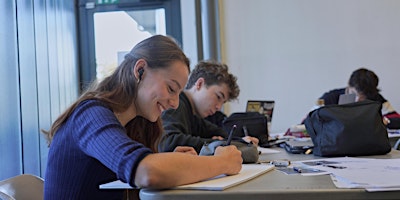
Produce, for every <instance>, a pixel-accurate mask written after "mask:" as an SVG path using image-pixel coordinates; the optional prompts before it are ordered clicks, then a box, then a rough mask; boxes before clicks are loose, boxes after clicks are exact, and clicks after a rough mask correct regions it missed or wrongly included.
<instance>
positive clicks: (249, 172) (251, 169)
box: [100, 164, 274, 190]
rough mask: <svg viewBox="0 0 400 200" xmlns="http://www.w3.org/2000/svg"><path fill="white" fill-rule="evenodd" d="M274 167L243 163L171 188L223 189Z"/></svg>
mask: <svg viewBox="0 0 400 200" xmlns="http://www.w3.org/2000/svg"><path fill="white" fill-rule="evenodd" d="M272 169H274V166H273V165H265V164H243V166H242V170H241V171H240V173H239V174H236V175H232V176H226V175H220V176H216V177H214V178H211V179H208V180H205V181H201V182H198V183H193V184H188V185H181V186H178V187H175V188H172V189H185V190H224V189H227V188H229V187H232V186H235V185H238V184H240V183H243V182H245V181H248V180H250V179H253V178H255V177H257V176H259V175H261V174H264V173H266V172H268V171H270V170H272ZM131 188H132V187H131V186H130V185H129V184H127V183H124V182H122V181H120V180H117V181H113V182H110V183H106V184H102V185H100V189H131Z"/></svg>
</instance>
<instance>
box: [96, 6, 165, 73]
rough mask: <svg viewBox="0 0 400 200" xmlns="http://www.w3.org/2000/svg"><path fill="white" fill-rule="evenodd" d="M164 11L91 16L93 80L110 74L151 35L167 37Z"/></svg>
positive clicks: (123, 12)
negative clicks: (92, 25) (93, 46)
mask: <svg viewBox="0 0 400 200" xmlns="http://www.w3.org/2000/svg"><path fill="white" fill-rule="evenodd" d="M165 29H166V28H165V9H164V8H158V9H152V10H139V11H113V12H100V13H95V14H94V38H95V59H96V78H97V79H101V78H103V77H105V76H107V75H108V74H110V73H111V72H112V71H113V70H114V69H115V68H116V67H117V66H118V65H119V64H120V63H121V62H122V60H123V59H124V56H125V54H126V53H128V52H129V51H130V50H131V48H132V47H133V46H135V45H136V44H137V43H138V42H140V41H141V40H143V39H146V38H148V37H150V36H152V35H156V34H161V35H166V32H165Z"/></svg>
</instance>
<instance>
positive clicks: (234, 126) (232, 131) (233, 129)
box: [225, 124, 236, 146]
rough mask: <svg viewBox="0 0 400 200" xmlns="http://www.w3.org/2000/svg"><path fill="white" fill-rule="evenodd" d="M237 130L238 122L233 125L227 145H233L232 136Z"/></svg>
mask: <svg viewBox="0 0 400 200" xmlns="http://www.w3.org/2000/svg"><path fill="white" fill-rule="evenodd" d="M235 130H236V124H235V125H233V126H232V129H231V132H229V136H228V140H227V141H226V144H225V145H226V146H228V145H231V141H232V137H233V133H234V132H235Z"/></svg>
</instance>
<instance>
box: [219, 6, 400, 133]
mask: <svg viewBox="0 0 400 200" xmlns="http://www.w3.org/2000/svg"><path fill="white" fill-rule="evenodd" d="M399 11H400V1H398V0H323V1H321V0H220V18H221V22H220V23H221V31H222V32H221V39H222V59H223V60H222V61H223V62H225V63H227V64H228V65H229V66H230V69H231V71H232V73H233V74H235V75H236V76H237V77H238V83H239V86H240V89H241V93H240V96H239V101H238V102H233V103H230V104H229V105H227V106H226V107H225V111H226V112H228V114H229V113H232V112H240V111H244V109H245V105H246V101H247V100H248V99H255V100H258V99H265V100H270V99H273V100H275V101H276V106H275V110H274V116H273V120H272V132H283V131H285V130H286V129H287V128H288V127H290V126H292V125H294V124H297V123H299V122H300V121H301V120H302V118H303V117H304V116H305V115H306V114H307V112H308V111H309V109H310V108H311V107H312V106H313V105H314V102H315V101H316V99H317V98H318V97H319V96H321V95H322V93H323V92H325V91H327V90H330V89H333V88H337V87H344V86H346V84H347V80H348V78H349V76H350V74H351V72H352V71H353V70H355V69H357V68H359V67H366V68H369V69H371V70H373V71H375V73H376V74H377V75H378V76H379V78H380V83H379V87H380V88H381V89H382V94H383V96H384V97H385V98H387V99H388V100H389V101H391V103H392V105H393V106H394V108H395V109H396V110H398V111H400V93H399V86H400V84H399V83H398V80H399V75H400V73H399V71H400V70H399V69H400V68H399V64H400V12H399Z"/></svg>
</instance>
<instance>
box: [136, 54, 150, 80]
mask: <svg viewBox="0 0 400 200" xmlns="http://www.w3.org/2000/svg"><path fill="white" fill-rule="evenodd" d="M146 65H147V62H146V60H144V59H139V60H138V61H136V63H135V66H134V67H133V75H134V76H135V78H136V80H138V81H141V80H142V78H143V74H144V70H145V68H146Z"/></svg>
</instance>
